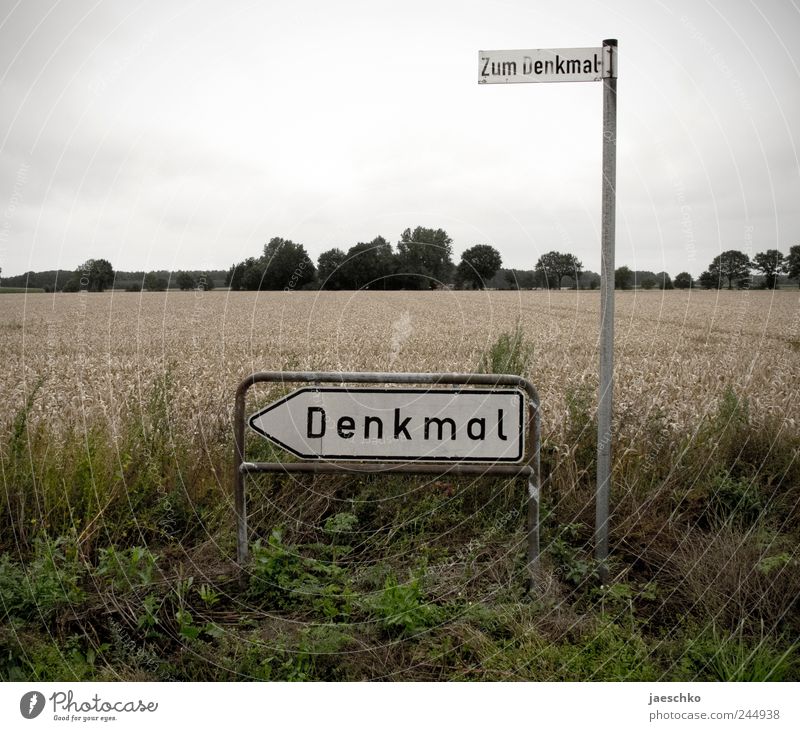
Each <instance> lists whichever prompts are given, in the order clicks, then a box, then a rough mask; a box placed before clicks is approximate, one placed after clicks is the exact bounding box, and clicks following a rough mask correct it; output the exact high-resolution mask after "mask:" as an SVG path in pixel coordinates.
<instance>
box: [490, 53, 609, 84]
mask: <svg viewBox="0 0 800 731" xmlns="http://www.w3.org/2000/svg"><path fill="white" fill-rule="evenodd" d="M610 75H611V64H610V57H609V54H608V52H607V51H605V50H604V48H603V47H600V48H537V49H534V50H531V51H478V83H479V84H526V83H535V82H540V81H600V80H601V79H603V78H604V77H606V76H610Z"/></svg>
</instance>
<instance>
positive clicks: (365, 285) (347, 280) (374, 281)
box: [341, 236, 395, 289]
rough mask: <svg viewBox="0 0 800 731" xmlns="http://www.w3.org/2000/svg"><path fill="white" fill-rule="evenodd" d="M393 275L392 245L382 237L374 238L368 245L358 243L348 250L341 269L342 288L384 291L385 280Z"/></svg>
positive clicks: (385, 286)
mask: <svg viewBox="0 0 800 731" xmlns="http://www.w3.org/2000/svg"><path fill="white" fill-rule="evenodd" d="M394 273H395V258H394V253H393V252H392V245H391V244H390V243H389V242H388V241H387V240H386V239H385V238H383V236H376V237H375V238H374V239H372V241H370V242H369V243H361V242H359V243H357V244H356V245H355V246H351V247H350V248H349V249H348V251H347V255H346V258H345V261H344V262H343V264H342V268H341V276H342V281H343V284H342V286H343V287H344V288H348V289H386V288H387V279H388V278H390V277H392V275H393V274H394Z"/></svg>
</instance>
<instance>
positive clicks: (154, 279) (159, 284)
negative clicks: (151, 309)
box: [144, 272, 169, 292]
mask: <svg viewBox="0 0 800 731" xmlns="http://www.w3.org/2000/svg"><path fill="white" fill-rule="evenodd" d="M168 286H169V282H167V280H166V279H165V278H164V277H159V276H158V274H156V273H155V272H148V273H147V274H145V275H144V288H145V289H146V290H147V291H148V292H164V291H166V289H167V287H168Z"/></svg>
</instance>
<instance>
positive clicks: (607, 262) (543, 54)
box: [478, 39, 617, 582]
mask: <svg viewBox="0 0 800 731" xmlns="http://www.w3.org/2000/svg"><path fill="white" fill-rule="evenodd" d="M552 81H602V82H603V192H602V196H603V201H602V214H601V215H602V222H601V239H602V242H601V283H600V393H599V399H598V406H597V492H596V496H595V499H596V503H595V536H594V540H595V558H596V559H597V561H598V563H599V567H600V579H601V581H603V582H605V581H606V580H607V579H608V565H607V558H608V502H609V492H610V489H611V414H612V394H613V388H614V231H615V204H616V168H617V41H616V39H610V40H605V41H603V45H602V47H600V48H550V49H536V50H528V51H480V52H479V53H478V83H479V84H517V83H536V82H552Z"/></svg>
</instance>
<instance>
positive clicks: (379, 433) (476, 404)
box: [249, 387, 526, 462]
mask: <svg viewBox="0 0 800 731" xmlns="http://www.w3.org/2000/svg"><path fill="white" fill-rule="evenodd" d="M525 421H526V419H525V395H524V393H523V392H522V391H520V390H518V389H515V388H493V389H458V390H456V389H426V388H341V387H330V388H300V389H298V390H297V391H294V392H292V393H290V394H289V395H288V396H286V397H284V398H282V399H280V400H279V401H276V402H275V403H273V404H270V405H269V406H267V407H266V408H264V409H261V410H260V411H259V412H257V413H255V414H253V415H252V416H251V417H250V419H249V424H250V426H251V427H252V428H253V429H254V430H255V431H257V432H258V433H259V434H261V435H262V436H264V437H266V438H267V439H269V440H270V441H271V442H274V443H275V444H277V445H278V446H280V447H283V448H284V449H286V450H288V451H289V452H292V453H293V454H295V455H297V456H298V457H302V458H305V459H308V458H312V459H330V460H361V461H370V460H380V461H398V460H401V461H404V462H407V461H412V460H413V461H423V462H520V461H521V460H522V458H523V456H524V452H525Z"/></svg>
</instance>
